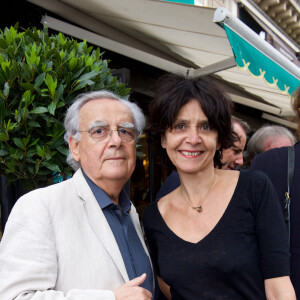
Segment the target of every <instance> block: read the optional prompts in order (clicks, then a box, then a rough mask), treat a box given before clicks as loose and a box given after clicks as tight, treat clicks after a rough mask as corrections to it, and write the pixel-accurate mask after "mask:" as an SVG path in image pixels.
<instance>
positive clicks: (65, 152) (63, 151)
mask: <svg viewBox="0 0 300 300" xmlns="http://www.w3.org/2000/svg"><path fill="white" fill-rule="evenodd" d="M57 151H59V152H60V153H61V154H63V155H66V156H67V155H68V154H69V149H68V148H67V147H63V146H59V147H57Z"/></svg>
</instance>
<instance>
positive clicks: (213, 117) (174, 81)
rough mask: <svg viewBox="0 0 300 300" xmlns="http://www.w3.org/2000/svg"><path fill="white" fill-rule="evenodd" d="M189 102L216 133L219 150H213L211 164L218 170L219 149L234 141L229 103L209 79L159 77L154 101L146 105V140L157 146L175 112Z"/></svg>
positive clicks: (169, 75)
mask: <svg viewBox="0 0 300 300" xmlns="http://www.w3.org/2000/svg"><path fill="white" fill-rule="evenodd" d="M192 99H195V100H197V101H198V102H199V104H200V106H201V108H202V110H203V112H204V114H205V115H206V117H207V119H208V122H209V125H210V126H211V127H212V128H213V129H214V130H216V131H217V133H218V143H219V145H220V146H221V148H220V150H218V151H216V154H215V157H214V163H215V165H216V166H218V167H220V168H221V166H222V163H221V161H220V159H221V150H222V149H227V148H229V147H231V146H232V143H233V141H234V135H233V133H232V127H231V112H232V101H231V99H230V97H229V96H228V95H227V94H226V93H225V92H224V91H223V90H221V89H220V88H219V87H218V86H217V85H216V84H214V83H213V82H212V81H211V80H209V79H206V78H187V77H185V76H183V75H177V74H168V75H164V76H163V77H161V78H160V80H159V82H158V87H157V90H156V95H155V98H154V100H153V101H152V102H151V104H150V116H149V121H148V127H147V130H146V131H147V134H148V138H149V141H150V142H153V143H154V144H155V143H156V144H160V142H161V137H162V136H163V135H164V134H165V132H166V130H167V129H170V128H172V125H173V124H174V122H175V120H176V117H177V115H178V112H179V110H180V109H181V108H182V107H183V106H184V105H185V104H187V103H188V102H189V101H190V100H192ZM160 150H161V151H162V156H163V159H164V160H165V161H164V162H165V163H167V164H170V163H171V162H170V160H169V159H168V157H167V155H166V151H165V149H163V148H162V147H160Z"/></svg>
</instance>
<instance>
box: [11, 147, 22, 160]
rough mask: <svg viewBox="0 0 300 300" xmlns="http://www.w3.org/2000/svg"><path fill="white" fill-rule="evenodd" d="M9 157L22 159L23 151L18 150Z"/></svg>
mask: <svg viewBox="0 0 300 300" xmlns="http://www.w3.org/2000/svg"><path fill="white" fill-rule="evenodd" d="M11 157H13V158H15V159H17V160H20V159H22V158H23V151H22V150H20V149H18V150H17V151H16V152H15V153H14V154H12V155H11Z"/></svg>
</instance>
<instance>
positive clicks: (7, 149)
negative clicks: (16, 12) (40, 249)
mask: <svg viewBox="0 0 300 300" xmlns="http://www.w3.org/2000/svg"><path fill="white" fill-rule="evenodd" d="M100 89H107V90H111V91H114V92H116V93H117V94H119V95H120V96H121V97H126V96H127V95H128V93H129V90H128V89H127V88H126V87H125V86H124V85H123V84H120V83H118V82H117V79H116V77H114V76H112V74H111V71H110V69H109V68H108V61H107V60H104V59H102V53H100V50H99V48H97V49H94V48H93V47H89V46H88V45H87V43H86V42H85V41H83V42H77V41H76V40H74V39H70V38H67V37H65V36H64V35H63V34H61V33H59V34H57V35H52V36H49V35H48V30H47V28H44V29H43V30H37V29H35V28H34V29H27V30H25V31H19V30H18V26H17V25H16V26H14V27H11V28H6V29H5V30H4V31H0V173H2V174H4V176H5V177H6V178H7V180H8V181H14V180H21V182H22V183H23V185H24V186H26V187H27V188H28V189H32V188H36V187H41V186H46V185H48V184H50V183H52V182H53V173H55V174H59V175H60V176H62V177H63V178H66V177H67V176H69V175H71V173H72V170H71V169H70V167H69V166H68V165H67V164H66V155H67V153H68V149H67V145H66V144H65V142H64V139H63V135H64V127H63V120H64V117H65V112H66V109H67V108H68V106H69V105H70V104H71V103H72V101H73V100H74V98H75V97H76V96H77V95H78V94H80V93H82V92H87V91H92V90H100Z"/></svg>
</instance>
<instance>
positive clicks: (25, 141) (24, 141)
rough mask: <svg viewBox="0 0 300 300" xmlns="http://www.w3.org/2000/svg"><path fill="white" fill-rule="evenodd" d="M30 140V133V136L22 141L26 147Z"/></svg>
mask: <svg viewBox="0 0 300 300" xmlns="http://www.w3.org/2000/svg"><path fill="white" fill-rule="evenodd" d="M29 140H30V135H29V136H28V137H26V138H23V139H22V143H23V144H24V146H25V147H26V146H27V144H28V142H29Z"/></svg>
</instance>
